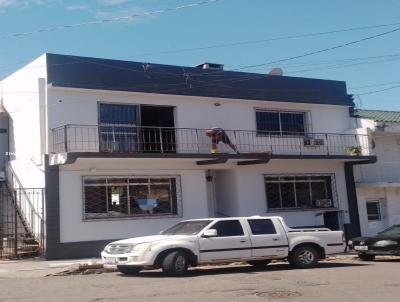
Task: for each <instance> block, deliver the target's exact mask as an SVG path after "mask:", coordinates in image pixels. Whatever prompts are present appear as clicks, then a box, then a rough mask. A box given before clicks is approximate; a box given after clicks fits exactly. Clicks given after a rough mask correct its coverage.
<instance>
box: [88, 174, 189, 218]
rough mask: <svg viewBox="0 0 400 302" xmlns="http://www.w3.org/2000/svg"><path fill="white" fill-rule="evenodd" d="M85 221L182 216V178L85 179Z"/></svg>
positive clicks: (128, 177)
mask: <svg viewBox="0 0 400 302" xmlns="http://www.w3.org/2000/svg"><path fill="white" fill-rule="evenodd" d="M83 195H84V218H85V219H97V218H121V217H143V216H166V215H173V216H179V215H181V202H182V201H181V186H180V177H179V176H124V177H117V176H109V177H96V178H94V177H84V178H83Z"/></svg>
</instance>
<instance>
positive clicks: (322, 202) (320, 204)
mask: <svg viewBox="0 0 400 302" xmlns="http://www.w3.org/2000/svg"><path fill="white" fill-rule="evenodd" d="M331 206H332V200H331V199H329V198H326V199H317V200H316V201H315V207H317V208H330V207H331Z"/></svg>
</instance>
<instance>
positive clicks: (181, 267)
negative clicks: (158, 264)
mask: <svg viewBox="0 0 400 302" xmlns="http://www.w3.org/2000/svg"><path fill="white" fill-rule="evenodd" d="M188 267H189V261H188V257H187V256H186V254H185V253H184V252H182V251H174V252H171V253H169V254H168V255H166V256H165V258H164V260H163V262H162V271H163V273H164V274H165V275H167V276H173V277H180V276H183V275H185V274H186V272H187V269H188Z"/></svg>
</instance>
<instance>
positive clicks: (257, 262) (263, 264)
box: [247, 260, 271, 269]
mask: <svg viewBox="0 0 400 302" xmlns="http://www.w3.org/2000/svg"><path fill="white" fill-rule="evenodd" d="M247 263H248V264H250V265H252V266H254V267H255V268H257V269H264V268H265V267H266V266H267V265H268V264H270V263H271V260H253V261H247Z"/></svg>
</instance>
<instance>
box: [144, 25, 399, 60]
mask: <svg viewBox="0 0 400 302" xmlns="http://www.w3.org/2000/svg"><path fill="white" fill-rule="evenodd" d="M399 24H400V22H396V23H388V24H378V25H370V26H361V27H350V28H344V29H337V30H331V31H323V32H315V33H305V34H298V35H288V36H282V37H275V38H269V39H259V40H247V41H238V42H231V43H222V44H214V45H209V46H199V47H192V48H182V49H176V50H163V51H156V52H148V53H139V54H137V56H147V55H163V54H173V53H182V52H190V51H198V50H206V49H212V48H225V47H231V46H240V45H248V44H259V43H266V42H274V41H280V40H290V39H299V38H307V37H315V36H323V35H330V34H336V33H343V32H351V31H359V30H367V29H375V28H381V27H389V26H396V25H399Z"/></svg>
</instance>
